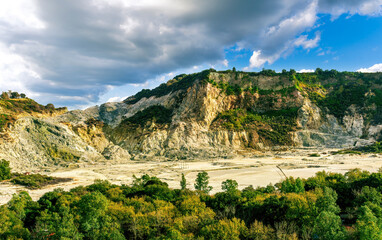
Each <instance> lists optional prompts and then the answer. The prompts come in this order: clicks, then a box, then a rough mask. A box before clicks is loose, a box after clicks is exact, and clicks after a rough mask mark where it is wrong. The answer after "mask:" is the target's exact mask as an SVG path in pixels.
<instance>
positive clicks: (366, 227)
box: [356, 206, 382, 240]
mask: <svg viewBox="0 0 382 240" xmlns="http://www.w3.org/2000/svg"><path fill="white" fill-rule="evenodd" d="M360 212H361V213H360V215H359V217H358V220H357V223H356V229H357V233H358V237H359V239H360V240H368V239H373V240H374V239H375V240H381V239H382V231H381V228H380V225H379V224H378V219H377V218H376V217H375V216H374V214H373V212H372V211H371V210H370V209H369V208H368V207H367V206H362V207H361V209H360Z"/></svg>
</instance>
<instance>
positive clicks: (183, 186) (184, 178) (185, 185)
mask: <svg viewBox="0 0 382 240" xmlns="http://www.w3.org/2000/svg"><path fill="white" fill-rule="evenodd" d="M180 188H181V189H182V190H184V189H186V188H187V181H186V177H185V176H184V173H182V180H180Z"/></svg>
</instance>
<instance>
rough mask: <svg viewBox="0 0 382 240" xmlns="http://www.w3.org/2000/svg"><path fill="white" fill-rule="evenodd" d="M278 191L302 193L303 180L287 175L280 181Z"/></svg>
mask: <svg viewBox="0 0 382 240" xmlns="http://www.w3.org/2000/svg"><path fill="white" fill-rule="evenodd" d="M280 191H281V192H282V193H292V192H294V193H302V192H305V188H304V182H303V181H302V180H301V179H300V178H297V179H294V178H293V177H289V178H287V179H285V180H284V181H283V182H282V183H281V187H280Z"/></svg>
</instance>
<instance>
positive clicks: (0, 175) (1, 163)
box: [0, 159, 11, 181]
mask: <svg viewBox="0 0 382 240" xmlns="http://www.w3.org/2000/svg"><path fill="white" fill-rule="evenodd" d="M10 178H11V168H10V167H9V162H8V161H6V160H4V159H2V160H0V181H1V180H6V179H10Z"/></svg>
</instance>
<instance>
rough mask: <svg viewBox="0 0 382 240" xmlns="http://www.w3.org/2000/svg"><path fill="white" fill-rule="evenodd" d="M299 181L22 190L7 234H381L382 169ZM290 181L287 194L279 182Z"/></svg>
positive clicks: (144, 180)
mask: <svg viewBox="0 0 382 240" xmlns="http://www.w3.org/2000/svg"><path fill="white" fill-rule="evenodd" d="M24 178H27V177H26V176H25V177H24ZM29 178H33V179H34V182H41V181H43V180H42V179H46V177H43V176H42V175H35V176H33V177H29ZM300 181H301V182H302V183H304V186H302V185H301V184H299V183H298V182H297V181H291V179H287V180H284V181H281V182H280V183H278V184H275V185H274V186H272V185H269V186H268V187H266V188H261V187H259V188H256V189H255V188H253V187H251V186H250V187H247V188H245V189H243V190H238V189H235V190H233V191H224V192H219V193H216V194H214V195H207V194H204V193H201V192H200V191H191V190H188V189H183V190H180V189H171V188H169V187H168V185H167V183H164V182H162V181H160V180H159V179H158V178H156V177H150V176H148V175H144V176H142V177H141V178H137V177H135V180H134V183H133V184H132V185H130V186H128V185H121V186H118V185H114V184H111V183H110V182H108V181H105V180H102V181H101V180H97V181H95V183H94V184H92V185H89V186H86V187H84V186H81V187H77V188H74V189H72V190H71V191H69V192H65V191H63V190H62V189H56V190H54V191H52V192H48V193H46V194H45V195H44V196H42V197H41V198H40V199H39V200H38V201H37V202H34V201H32V199H31V198H30V197H29V195H28V193H26V192H22V193H20V194H16V195H14V196H13V198H12V199H11V201H10V202H9V203H8V204H7V205H3V206H0V216H1V217H0V234H1V237H6V238H5V239H140V240H141V239H237V240H239V239H262V240H271V239H316V238H317V236H323V237H324V238H323V239H350V237H351V236H350V235H352V236H353V237H355V236H359V237H361V238H359V239H379V237H380V229H379V228H380V224H379V223H380V222H381V220H382V215H381V212H382V209H381V207H380V206H381V203H382V193H381V191H380V185H381V183H382V173H369V172H367V171H361V170H359V169H354V170H351V171H350V172H348V173H346V174H339V173H327V172H318V173H317V174H316V176H314V177H310V178H309V179H300ZM25 182H30V181H25ZM226 182H227V181H226ZM285 182H288V185H290V188H289V187H288V189H289V190H288V192H287V193H283V192H282V189H280V188H279V187H278V186H285ZM254 184H256V183H254ZM293 185H295V186H299V187H297V188H296V187H293ZM329 186H330V187H329ZM300 187H304V188H305V189H304V191H301V189H299V188H300ZM269 190H271V191H269ZM345 211H346V213H347V214H343V213H344V212H345ZM344 224H346V225H347V226H348V227H350V229H351V231H349V230H347V229H346V228H345V227H344ZM53 236H54V237H53ZM317 239H321V238H317ZM351 239H353V238H351ZM354 239H358V238H357V237H356V238H354Z"/></svg>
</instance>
